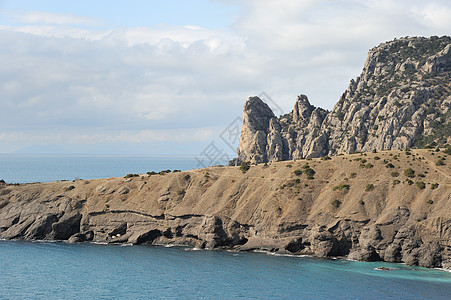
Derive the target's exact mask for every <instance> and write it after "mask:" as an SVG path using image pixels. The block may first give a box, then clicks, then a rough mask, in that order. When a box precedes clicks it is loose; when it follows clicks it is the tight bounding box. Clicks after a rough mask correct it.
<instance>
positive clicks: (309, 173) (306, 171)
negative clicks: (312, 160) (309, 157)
mask: <svg viewBox="0 0 451 300" xmlns="http://www.w3.org/2000/svg"><path fill="white" fill-rule="evenodd" d="M315 173H316V172H315V170H313V169H312V168H310V167H308V168H307V169H305V174H307V176H308V177H313V175H315Z"/></svg>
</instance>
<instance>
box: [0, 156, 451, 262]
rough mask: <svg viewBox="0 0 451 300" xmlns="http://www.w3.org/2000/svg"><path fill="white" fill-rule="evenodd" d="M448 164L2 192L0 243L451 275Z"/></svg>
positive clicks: (164, 178) (322, 165) (5, 188)
mask: <svg viewBox="0 0 451 300" xmlns="http://www.w3.org/2000/svg"><path fill="white" fill-rule="evenodd" d="M438 160H440V163H438V165H436V162H437V161H438ZM449 160H450V158H449V157H446V154H445V153H443V152H442V151H440V152H436V151H435V150H411V151H383V152H379V153H367V154H352V155H345V156H335V157H333V158H331V159H329V158H323V159H310V160H297V161H284V162H275V163H271V164H269V165H265V164H259V165H251V166H250V168H249V170H247V171H246V172H245V173H243V172H242V171H241V170H240V168H239V167H210V168H206V169H200V170H192V171H186V172H179V173H170V174H166V175H152V176H148V175H139V176H136V177H130V178H109V179H98V180H78V181H75V182H50V183H34V184H21V185H11V184H0V238H2V239H28V240H64V241H69V242H80V241H95V242H106V243H132V244H141V243H150V244H156V245H170V244H171V245H174V244H175V245H186V246H191V247H199V248H210V249H212V248H228V249H235V250H267V251H273V252H278V253H295V254H311V255H315V256H321V257H327V256H347V257H349V258H353V259H357V260H364V261H369V260H385V261H392V262H406V263H408V264H412V265H421V266H426V267H444V268H448V269H451V168H450V167H449V165H450V163H451V162H450V161H449ZM409 168H412V169H413V170H412V171H413V173H412V172H409V171H406V170H407V169H409ZM408 176H412V177H408Z"/></svg>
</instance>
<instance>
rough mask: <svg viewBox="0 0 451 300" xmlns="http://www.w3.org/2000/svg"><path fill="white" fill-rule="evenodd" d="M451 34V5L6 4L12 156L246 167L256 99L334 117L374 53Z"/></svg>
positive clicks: (310, 1)
mask: <svg viewBox="0 0 451 300" xmlns="http://www.w3.org/2000/svg"><path fill="white" fill-rule="evenodd" d="M449 34H451V2H450V1H448V0H444V1H440V0H436V1H418V0H400V1H388V0H362V1H360V0H353V1H351V0H345V1H337V0H315V1H314V0H300V1H292V0H281V1H269V0H260V1H256V0H242V1H234V0H232V1H220V0H216V1H207V0H199V1H180V0H167V1H153V0H149V1H138V0H137V1H130V0H128V1H122V0H117V1H105V0H97V1H85V0H78V1H56V0H47V1H37V0H34V1H32V0H14V1H13V0H3V1H2V0H0V61H1V62H2V63H1V67H0V153H65V154H146V155H151V154H168V155H200V154H205V153H207V152H208V151H213V150H214V151H216V152H215V153H216V154H220V153H226V154H227V155H230V156H233V155H234V153H235V148H236V147H237V146H238V139H237V138H236V129H237V128H238V130H239V127H240V125H241V124H239V122H240V117H241V115H242V109H243V105H244V103H245V101H246V99H247V98H248V97H250V96H258V95H263V96H262V97H263V98H264V100H265V101H267V102H268V103H269V104H270V106H271V107H273V108H274V109H275V113H276V114H277V115H280V114H284V113H288V112H290V111H291V110H292V108H293V105H294V102H295V100H296V97H297V95H299V94H305V95H307V96H308V98H309V100H310V102H311V103H312V104H313V105H315V106H320V107H323V108H326V109H329V110H330V109H332V108H333V105H334V104H335V103H336V102H337V101H338V99H339V97H340V95H341V94H342V93H343V92H344V90H345V89H346V87H347V86H348V83H349V80H350V79H352V78H355V77H357V76H358V75H359V74H360V72H361V70H362V67H363V64H364V62H365V59H366V55H367V53H368V50H369V49H370V48H372V47H374V46H377V45H378V44H380V43H382V42H385V41H389V40H393V39H394V38H398V37H404V36H427V37H428V36H432V35H438V36H442V35H449ZM262 93H264V94H262ZM232 129H233V130H232ZM232 133H234V134H232ZM209 153H212V152H209Z"/></svg>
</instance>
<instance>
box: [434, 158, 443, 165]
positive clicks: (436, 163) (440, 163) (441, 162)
mask: <svg viewBox="0 0 451 300" xmlns="http://www.w3.org/2000/svg"><path fill="white" fill-rule="evenodd" d="M435 165H436V166H444V165H445V160H444V159H443V158H440V159H439V160H437V161H436V162H435Z"/></svg>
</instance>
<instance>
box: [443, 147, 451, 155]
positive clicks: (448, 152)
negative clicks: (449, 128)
mask: <svg viewBox="0 0 451 300" xmlns="http://www.w3.org/2000/svg"><path fill="white" fill-rule="evenodd" d="M443 152H444V153H445V154H448V155H451V146H450V145H447V146H446V148H445V150H443Z"/></svg>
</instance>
